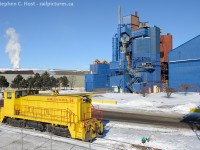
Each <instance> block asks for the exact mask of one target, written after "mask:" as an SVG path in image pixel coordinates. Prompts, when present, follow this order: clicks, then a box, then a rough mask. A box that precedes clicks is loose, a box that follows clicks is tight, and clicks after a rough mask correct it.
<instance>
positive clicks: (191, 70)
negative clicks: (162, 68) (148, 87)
mask: <svg viewBox="0 0 200 150" xmlns="http://www.w3.org/2000/svg"><path fill="white" fill-rule="evenodd" d="M181 84H192V85H195V86H198V87H200V60H197V61H186V62H174V63H169V86H170V87H173V88H175V87H177V86H179V85H181Z"/></svg>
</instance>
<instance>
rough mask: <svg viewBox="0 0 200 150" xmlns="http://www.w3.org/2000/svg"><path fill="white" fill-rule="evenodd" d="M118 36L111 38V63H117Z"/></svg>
mask: <svg viewBox="0 0 200 150" xmlns="http://www.w3.org/2000/svg"><path fill="white" fill-rule="evenodd" d="M118 58H119V56H118V35H117V34H115V36H114V37H113V38H112V61H118Z"/></svg>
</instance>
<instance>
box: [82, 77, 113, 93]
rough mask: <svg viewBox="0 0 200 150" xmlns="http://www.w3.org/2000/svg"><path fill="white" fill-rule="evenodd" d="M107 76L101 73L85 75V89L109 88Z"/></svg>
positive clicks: (89, 90)
mask: <svg viewBox="0 0 200 150" xmlns="http://www.w3.org/2000/svg"><path fill="white" fill-rule="evenodd" d="M109 86H110V84H109V76H108V75H102V74H88V75H85V90H86V91H88V92H91V91H93V90H94V89H95V88H109Z"/></svg>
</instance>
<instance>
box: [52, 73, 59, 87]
mask: <svg viewBox="0 0 200 150" xmlns="http://www.w3.org/2000/svg"><path fill="white" fill-rule="evenodd" d="M50 80H51V88H53V87H54V88H57V87H58V81H57V80H56V78H55V77H54V76H51V77H50Z"/></svg>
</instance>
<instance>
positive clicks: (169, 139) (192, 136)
mask: <svg viewBox="0 0 200 150" xmlns="http://www.w3.org/2000/svg"><path fill="white" fill-rule="evenodd" d="M104 125H105V129H104V134H103V135H102V137H101V138H97V139H96V140H94V141H93V142H92V143H91V144H90V143H88V142H82V141H79V140H73V139H68V138H65V137H58V136H55V135H52V136H51V135H50V134H49V133H46V132H39V131H34V130H31V129H23V134H22V131H21V129H19V128H14V127H10V126H7V125H3V124H2V125H1V126H0V141H1V142H0V149H2V150H13V149H15V150H20V149H21V148H22V143H23V148H24V150H36V149H37V150H46V149H49V150H50V149H51V148H52V149H53V150H57V149H59V150H87V149H90V147H91V149H93V150H107V149H108V150H109V149H113V150H141V149H144V150H151V149H163V150H199V149H200V132H199V131H192V130H189V129H178V128H164V127H161V126H150V125H141V124H136V123H119V122H114V121H111V122H104ZM22 135H23V140H22ZM197 135H198V136H197ZM142 137H149V138H150V141H149V142H146V143H144V144H143V143H142V142H141V138H142ZM51 139H52V140H51ZM22 141H23V142H22Z"/></svg>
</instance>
